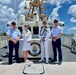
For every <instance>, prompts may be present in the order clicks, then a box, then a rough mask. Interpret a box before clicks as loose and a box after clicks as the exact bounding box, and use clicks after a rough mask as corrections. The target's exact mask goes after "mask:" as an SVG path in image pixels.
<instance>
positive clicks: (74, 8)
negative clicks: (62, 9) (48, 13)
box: [68, 4, 76, 22]
mask: <svg viewBox="0 0 76 75" xmlns="http://www.w3.org/2000/svg"><path fill="white" fill-rule="evenodd" d="M68 14H71V15H72V16H73V17H72V18H71V19H70V21H71V22H76V4H75V5H72V6H70V8H69V10H68Z"/></svg>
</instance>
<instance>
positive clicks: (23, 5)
mask: <svg viewBox="0 0 76 75" xmlns="http://www.w3.org/2000/svg"><path fill="white" fill-rule="evenodd" d="M29 2H30V1H26V0H22V2H21V3H20V4H19V6H18V7H19V10H18V12H17V15H16V16H17V17H19V15H21V14H23V15H26V14H27V13H28V12H29V11H28V10H27V9H24V7H25V6H26V8H29Z"/></svg>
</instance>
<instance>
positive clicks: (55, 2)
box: [48, 0, 71, 5]
mask: <svg viewBox="0 0 76 75" xmlns="http://www.w3.org/2000/svg"><path fill="white" fill-rule="evenodd" d="M48 2H49V3H50V4H52V5H60V4H63V3H65V2H68V3H70V2H71V0H48Z"/></svg>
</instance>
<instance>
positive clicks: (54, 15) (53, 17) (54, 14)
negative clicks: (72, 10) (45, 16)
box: [49, 6, 61, 21]
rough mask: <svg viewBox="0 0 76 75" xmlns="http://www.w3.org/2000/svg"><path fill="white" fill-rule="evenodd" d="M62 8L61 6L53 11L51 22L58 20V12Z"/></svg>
mask: <svg viewBox="0 0 76 75" xmlns="http://www.w3.org/2000/svg"><path fill="white" fill-rule="evenodd" d="M60 8H61V6H57V7H56V8H54V9H53V11H52V13H51V15H50V16H49V19H50V20H52V21H53V20H54V19H58V17H59V14H58V10H59V9H60Z"/></svg>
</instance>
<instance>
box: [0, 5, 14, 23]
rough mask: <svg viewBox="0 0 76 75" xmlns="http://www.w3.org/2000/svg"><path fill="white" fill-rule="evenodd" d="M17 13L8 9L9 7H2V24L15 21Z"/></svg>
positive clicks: (0, 7) (0, 9)
mask: <svg viewBox="0 0 76 75" xmlns="http://www.w3.org/2000/svg"><path fill="white" fill-rule="evenodd" d="M14 18H15V13H14V10H13V9H12V8H8V7H7V6H2V5H0V22H1V21H2V22H3V21H4V22H7V21H10V20H14Z"/></svg>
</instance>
